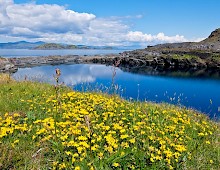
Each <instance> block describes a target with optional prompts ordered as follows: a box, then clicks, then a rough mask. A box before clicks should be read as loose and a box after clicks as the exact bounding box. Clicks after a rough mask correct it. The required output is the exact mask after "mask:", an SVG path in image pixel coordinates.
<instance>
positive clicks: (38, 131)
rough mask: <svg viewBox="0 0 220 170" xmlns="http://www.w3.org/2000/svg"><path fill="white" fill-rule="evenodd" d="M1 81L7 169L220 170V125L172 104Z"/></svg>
mask: <svg viewBox="0 0 220 170" xmlns="http://www.w3.org/2000/svg"><path fill="white" fill-rule="evenodd" d="M58 78H59V77H56V80H57V84H56V85H55V86H52V85H48V84H42V83H36V82H29V81H21V82H17V81H13V80H12V79H11V78H10V77H9V76H8V75H5V74H4V75H0V96H1V98H0V169H219V167H220V160H219V154H220V126H219V123H218V122H214V121H211V120H209V119H208V118H207V117H206V116H205V115H203V114H200V113H197V112H195V111H193V110H187V109H185V108H180V107H177V106H173V105H168V104H154V103H146V102H145V103H141V102H129V101H126V100H123V99H121V98H119V97H118V96H115V95H112V96H110V95H107V94H99V93H92V92H87V93H81V92H75V91H72V90H71V89H69V88H67V87H63V86H61V85H59V84H58Z"/></svg>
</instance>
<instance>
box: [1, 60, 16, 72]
mask: <svg viewBox="0 0 220 170" xmlns="http://www.w3.org/2000/svg"><path fill="white" fill-rule="evenodd" d="M17 69H18V68H17V67H16V66H15V65H14V64H12V63H11V62H10V61H9V60H8V59H6V58H0V72H3V73H4V72H8V73H13V72H16V71H17Z"/></svg>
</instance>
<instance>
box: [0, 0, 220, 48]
mask: <svg viewBox="0 0 220 170" xmlns="http://www.w3.org/2000/svg"><path fill="white" fill-rule="evenodd" d="M219 8H220V1H219V0H108V1H107V0H62V1H61V0H0V42H15V41H23V40H24V41H30V42H36V41H44V42H54V43H66V44H83V45H98V46H103V45H108V46H142V47H146V46H147V45H154V44H158V43H172V42H184V41H201V40H202V39H204V38H206V37H208V36H209V34H210V33H211V32H212V31H214V30H215V29H217V28H219V27H220V12H219Z"/></svg>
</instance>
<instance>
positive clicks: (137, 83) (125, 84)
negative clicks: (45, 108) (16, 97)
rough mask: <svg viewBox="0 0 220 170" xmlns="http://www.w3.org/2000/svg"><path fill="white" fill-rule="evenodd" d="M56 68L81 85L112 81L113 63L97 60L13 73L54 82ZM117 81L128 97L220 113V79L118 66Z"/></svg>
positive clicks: (67, 80)
mask: <svg viewBox="0 0 220 170" xmlns="http://www.w3.org/2000/svg"><path fill="white" fill-rule="evenodd" d="M56 68H59V69H60V70H61V72H62V76H61V81H62V82H64V83H65V84H66V85H69V86H74V88H77V89H80V88H79V87H80V86H81V84H82V83H89V84H90V86H95V85H96V84H97V83H98V84H102V85H103V86H107V87H110V85H111V81H112V67H111V66H104V65H95V64H78V65H59V66H40V67H33V68H22V69H19V70H18V72H16V73H15V74H14V75H13V76H14V77H15V78H16V79H25V76H26V77H27V78H28V79H31V80H37V81H46V82H49V83H53V84H54V83H55V81H54V78H53V75H54V73H55V69H56ZM115 82H116V84H118V85H119V86H120V89H121V92H120V94H121V95H122V96H123V97H124V98H127V99H129V98H133V99H139V100H142V101H144V100H150V101H155V102H169V103H173V104H181V105H184V106H187V107H192V108H195V109H197V110H200V111H202V112H205V113H206V114H208V115H209V116H210V117H214V116H215V115H216V116H218V117H220V115H219V112H218V107H219V106H220V88H219V87H220V80H215V79H198V78H197V79H196V78H193V79H192V78H174V77H164V76H152V75H140V74H137V73H135V74H133V73H129V72H124V71H122V70H121V69H119V68H118V69H117V74H116V77H115ZM87 85H88V84H87ZM210 99H211V100H212V103H210Z"/></svg>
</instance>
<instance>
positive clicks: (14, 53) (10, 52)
mask: <svg viewBox="0 0 220 170" xmlns="http://www.w3.org/2000/svg"><path fill="white" fill-rule="evenodd" d="M123 51H125V50H95V49H75V50H28V49H0V56H2V57H7V58H10V57H27V56H48V55H96V54H99V55H104V54H118V53H120V52H123Z"/></svg>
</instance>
